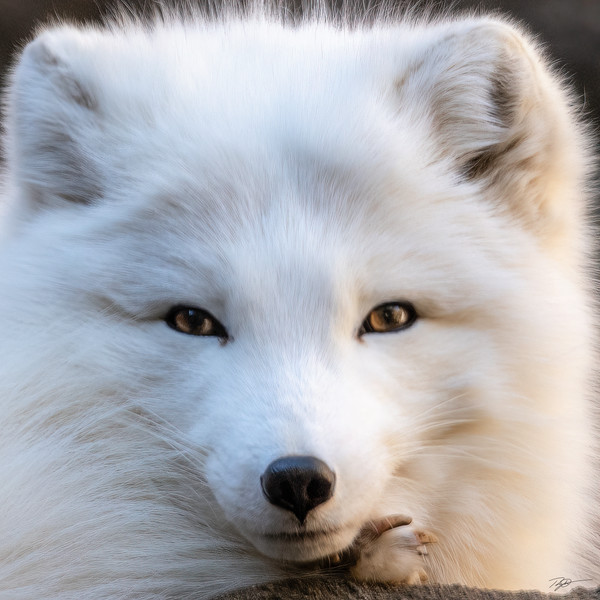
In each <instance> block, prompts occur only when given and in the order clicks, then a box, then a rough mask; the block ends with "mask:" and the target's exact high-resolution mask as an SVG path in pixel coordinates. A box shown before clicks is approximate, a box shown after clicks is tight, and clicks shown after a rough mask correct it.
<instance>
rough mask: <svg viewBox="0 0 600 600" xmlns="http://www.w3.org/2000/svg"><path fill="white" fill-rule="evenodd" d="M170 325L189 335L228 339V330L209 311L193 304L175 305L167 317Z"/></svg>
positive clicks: (166, 319)
mask: <svg viewBox="0 0 600 600" xmlns="http://www.w3.org/2000/svg"><path fill="white" fill-rule="evenodd" d="M165 321H166V323H167V325H168V326H169V327H172V328H173V329H175V330H176V331H180V332H181V333H187V334H188V335H201V336H210V337H218V338H221V339H222V340H226V339H228V337H229V336H228V335H227V331H226V329H225V327H223V325H221V323H220V322H219V321H218V320H217V319H215V317H213V316H212V315H211V314H210V313H209V312H207V311H205V310H203V309H201V308H194V307H191V306H174V307H173V308H172V309H171V310H170V311H169V312H168V313H167V316H166V317H165Z"/></svg>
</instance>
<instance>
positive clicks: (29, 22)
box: [0, 0, 600, 130]
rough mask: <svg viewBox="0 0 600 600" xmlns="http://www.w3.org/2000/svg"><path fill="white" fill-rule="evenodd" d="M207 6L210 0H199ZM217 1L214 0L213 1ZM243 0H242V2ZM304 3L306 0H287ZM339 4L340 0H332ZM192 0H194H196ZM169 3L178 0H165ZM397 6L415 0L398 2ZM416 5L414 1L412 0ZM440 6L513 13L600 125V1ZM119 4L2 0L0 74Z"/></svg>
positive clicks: (133, 1)
mask: <svg viewBox="0 0 600 600" xmlns="http://www.w3.org/2000/svg"><path fill="white" fill-rule="evenodd" d="M195 1H196V2H197V3H198V4H206V3H207V2H208V1H209V0H195ZM210 1H214V0H210ZM242 1H243V0H242ZM288 1H289V3H290V4H296V5H299V4H301V2H302V0H288ZM329 1H330V2H333V3H339V2H340V1H342V0H329ZM193 2H194V0H191V3H193ZM162 3H163V4H165V5H167V6H168V5H169V4H171V3H177V0H162ZM396 3H397V4H398V5H403V4H411V2H410V1H407V0H396ZM412 4H414V2H412ZM422 4H425V5H432V6H433V7H434V8H435V7H440V8H442V9H444V8H446V9H447V8H449V7H450V6H451V7H452V8H453V10H454V9H455V10H465V9H482V10H486V11H489V10H492V11H500V12H502V13H505V14H509V15H512V16H513V17H515V18H516V19H518V20H519V21H521V22H522V23H524V24H525V25H526V27H527V28H528V29H529V30H530V31H531V32H532V33H534V34H535V35H536V36H538V38H539V39H540V40H541V41H542V42H543V43H544V45H545V46H546V47H547V49H548V51H549V53H550V56H551V57H552V58H553V59H554V60H555V61H556V63H557V65H558V66H559V67H560V69H561V70H562V71H563V72H564V73H566V74H567V75H568V76H569V78H570V79H571V80H572V81H573V85H574V86H575V89H576V91H577V93H578V96H579V98H580V104H581V106H582V108H583V109H584V111H585V112H587V113H588V114H589V115H590V116H591V118H592V119H593V121H594V124H595V125H596V130H598V128H599V126H600V0H477V1H475V0H452V1H451V0H448V1H446V2H444V1H443V0H442V1H440V0H434V1H433V2H427V1H425V2H423V3H422ZM116 5H117V1H116V0H0V77H2V79H4V76H5V74H6V68H7V65H8V64H9V63H10V61H11V60H12V58H13V57H14V56H15V50H16V49H17V48H18V47H19V45H22V44H23V43H24V42H26V41H27V40H28V39H29V38H30V37H31V35H32V31H33V30H34V29H35V27H36V26H38V25H41V24H43V23H45V22H47V21H48V20H56V19H57V18H58V19H66V20H75V21H98V20H100V19H102V17H103V15H107V14H110V11H111V10H113V9H114V7H115V6H116ZM155 5H156V2H154V0H122V1H121V2H120V6H121V7H123V6H126V7H128V8H129V9H130V10H138V9H144V8H145V9H148V8H150V9H152V7H153V6H155Z"/></svg>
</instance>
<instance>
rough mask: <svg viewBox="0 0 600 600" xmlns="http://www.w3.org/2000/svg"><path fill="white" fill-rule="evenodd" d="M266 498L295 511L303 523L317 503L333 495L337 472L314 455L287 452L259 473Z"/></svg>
mask: <svg viewBox="0 0 600 600" xmlns="http://www.w3.org/2000/svg"><path fill="white" fill-rule="evenodd" d="M260 484H261V486H262V490H263V493H264V494H265V496H266V497H267V500H268V501H269V502H270V503H271V504H274V505H275V506H280V507H281V508H285V509H286V510H289V511H291V512H293V513H294V514H295V515H296V517H297V518H298V521H300V523H304V520H305V519H306V515H307V514H308V513H309V511H311V510H312V509H313V508H315V506H319V504H323V502H326V501H327V500H329V498H331V497H332V496H333V488H334V486H335V473H334V472H333V471H332V470H331V469H330V468H329V467H328V466H327V465H326V464H325V463H324V462H323V461H322V460H319V459H318V458H314V457H313V456H284V457H283V458H278V459H277V460H274V461H273V462H272V463H271V464H270V465H269V466H268V467H267V469H266V471H265V472H264V473H263V474H262V475H261V477H260Z"/></svg>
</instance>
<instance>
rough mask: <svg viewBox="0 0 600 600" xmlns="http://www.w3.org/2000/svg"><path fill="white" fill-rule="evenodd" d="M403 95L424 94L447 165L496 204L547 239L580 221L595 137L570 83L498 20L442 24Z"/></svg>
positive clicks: (401, 87) (402, 88)
mask: <svg viewBox="0 0 600 600" xmlns="http://www.w3.org/2000/svg"><path fill="white" fill-rule="evenodd" d="M419 88H421V90H422V89H424V90H425V93H426V97H425V98H423V92H422V91H421V92H419ZM398 89H399V91H400V94H401V95H402V94H410V95H411V96H412V97H415V95H417V96H416V97H421V99H422V102H421V104H422V105H423V106H425V107H426V110H427V116H426V119H427V121H428V124H427V126H428V127H430V128H432V129H433V134H434V137H435V139H436V142H437V143H436V144H435V147H436V148H439V159H440V160H447V159H448V157H450V158H451V160H452V167H451V168H452V169H453V170H454V171H455V172H457V173H458V174H459V176H460V177H461V179H463V180H468V181H472V182H477V183H479V184H480V185H482V186H483V188H484V189H485V190H486V194H487V195H488V196H491V198H492V199H493V201H494V203H495V204H497V205H499V206H500V207H502V208H503V209H506V208H508V210H509V211H511V213H512V214H516V215H518V216H519V217H520V218H521V219H522V220H525V221H526V222H527V224H528V225H529V226H530V227H531V228H533V229H535V230H537V231H538V232H541V231H543V232H544V233H547V232H549V231H550V230H552V229H553V228H554V229H556V228H560V227H563V225H564V224H565V223H567V222H568V221H573V220H574V219H575V220H576V219H577V214H576V213H578V212H579V211H578V209H577V207H580V208H582V205H583V202H582V201H581V199H580V198H577V199H574V198H572V197H569V196H572V195H574V194H576V193H577V192H578V191H579V190H581V183H582V179H583V178H584V177H585V175H586V172H587V168H588V166H587V160H586V157H587V156H588V153H587V151H586V148H585V138H584V136H583V134H582V132H581V128H580V126H579V124H578V123H577V121H576V119H575V118H574V117H573V116H572V112H571V109H570V107H569V99H568V97H567V94H566V93H565V92H564V90H563V89H562V87H561V84H560V82H559V81H558V79H557V78H556V77H555V76H554V75H552V74H551V72H550V70H549V69H548V68H547V66H546V65H545V63H544V61H543V58H542V57H541V55H540V53H539V52H538V51H537V50H536V49H535V47H534V46H533V44H532V43H531V42H530V41H529V40H527V38H526V37H525V36H523V35H522V34H521V33H520V32H519V31H518V30H516V29H515V28H513V27H512V26H511V25H508V24H506V23H504V22H502V21H497V20H493V19H470V20H465V21H457V22H455V23H451V24H450V25H446V26H443V25H442V26H440V30H439V37H438V39H437V40H435V41H434V43H433V44H431V45H430V47H429V49H428V50H427V51H426V53H425V55H424V56H421V57H420V60H419V61H416V64H415V66H414V67H413V69H412V70H409V72H408V73H407V75H405V76H404V78H403V79H402V81H400V82H399V86H398Z"/></svg>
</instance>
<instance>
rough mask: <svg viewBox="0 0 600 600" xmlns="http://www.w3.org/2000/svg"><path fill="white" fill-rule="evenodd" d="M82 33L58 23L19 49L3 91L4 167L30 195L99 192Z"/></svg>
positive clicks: (49, 197)
mask: <svg viewBox="0 0 600 600" xmlns="http://www.w3.org/2000/svg"><path fill="white" fill-rule="evenodd" d="M82 43H83V41H82V37H81V34H79V33H78V32H77V31H76V30H73V29H70V28H66V27H65V28H60V29H56V30H51V31H47V32H45V33H43V34H42V35H41V36H40V37H38V38H37V39H35V40H34V41H33V42H31V43H30V44H29V45H28V46H27V47H26V48H25V50H24V52H23V54H22V56H21V59H20V61H19V63H18V64H17V66H16V68H15V70H14V72H13V75H12V85H11V87H10V88H9V93H8V110H7V123H8V126H7V140H8V144H7V156H8V161H9V164H10V169H9V172H10V173H11V174H12V175H13V176H15V177H16V178H17V181H18V183H19V187H20V188H21V189H23V190H24V191H25V195H26V196H27V198H28V199H29V200H30V201H33V202H41V203H44V204H56V203H59V202H65V201H67V202H78V203H90V202H93V201H94V199H95V198H97V197H98V196H100V195H101V194H102V181H103V177H102V173H101V172H100V169H101V167H100V165H101V164H102V162H101V161H99V160H98V157H97V154H96V152H97V150H96V146H95V143H94V142H95V140H96V139H97V137H98V132H99V130H100V129H101V126H100V124H99V120H100V115H99V110H98V102H97V99H96V97H95V94H94V90H93V86H92V82H91V81H90V77H89V73H88V74H87V75H86V72H85V68H84V66H85V65H82V64H77V65H76V64H75V63H76V61H77V58H78V57H80V55H81V52H80V47H81V45H82Z"/></svg>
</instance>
